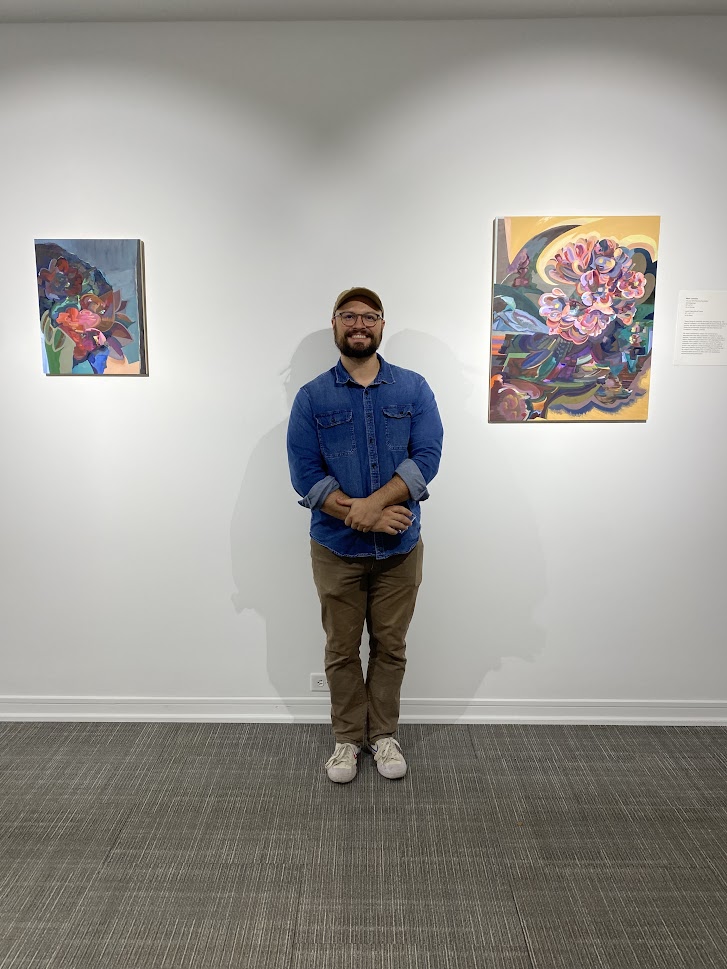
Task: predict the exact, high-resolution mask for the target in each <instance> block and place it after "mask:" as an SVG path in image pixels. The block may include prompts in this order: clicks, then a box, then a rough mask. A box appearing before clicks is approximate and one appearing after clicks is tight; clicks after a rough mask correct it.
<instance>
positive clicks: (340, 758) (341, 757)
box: [326, 744, 356, 770]
mask: <svg viewBox="0 0 727 969" xmlns="http://www.w3.org/2000/svg"><path fill="white" fill-rule="evenodd" d="M349 748H350V752H351V754H353V759H354V760H356V747H355V746H354V744H339V745H338V746H337V747H336V749H335V750H334V751H333V757H331V758H330V760H329V761H327V763H326V770H328V768H329V767H340V766H341V764H343V763H344V761H346V760H348V758H349V756H350V754H349Z"/></svg>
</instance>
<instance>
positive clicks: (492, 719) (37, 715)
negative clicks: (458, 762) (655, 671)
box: [0, 693, 727, 726]
mask: <svg viewBox="0 0 727 969" xmlns="http://www.w3.org/2000/svg"><path fill="white" fill-rule="evenodd" d="M0 720H5V721H11V720H39V721H40V720H51V721H63V720H68V721H84V720H89V721H107V720H110V721H120V722H131V721H137V720H138V721H148V722H153V721H163V720H170V721H185V720H189V721H196V722H201V723H206V722H210V723H214V722H218V721H230V722H248V723H328V722H330V706H329V699H328V694H327V693H324V694H320V695H318V696H314V697H172V696H168V697H141V696H139V697H133V696H0ZM401 722H402V723H563V724H565V723H584V724H617V723H631V724H658V725H663V726H667V725H680V724H684V725H700V726H710V725H711V726H727V700H693V701H683V700H537V699H535V700H488V699H475V700H467V699H460V698H453V699H438V698H435V699H428V698H427V699H408V698H403V697H402V700H401Z"/></svg>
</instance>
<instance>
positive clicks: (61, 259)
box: [35, 239, 148, 377]
mask: <svg viewBox="0 0 727 969" xmlns="http://www.w3.org/2000/svg"><path fill="white" fill-rule="evenodd" d="M143 260H144V251H143V244H142V242H141V241H140V240H139V239H36V240H35V264H36V273H37V282H38V306H39V310H40V329H41V346H42V352H43V370H44V372H45V373H46V374H66V375H73V376H75V375H83V374H86V375H93V376H97V377H98V376H104V377H107V376H126V375H144V376H146V375H147V373H148V371H147V359H146V332H145V309H144V261H143Z"/></svg>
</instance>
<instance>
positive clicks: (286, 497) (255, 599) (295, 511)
mask: <svg viewBox="0 0 727 969" xmlns="http://www.w3.org/2000/svg"><path fill="white" fill-rule="evenodd" d="M337 357H338V351H337V350H336V347H335V344H334V342H333V335H332V332H331V329H330V328H329V329H326V330H318V331H316V332H315V333H311V334H310V335H308V336H307V337H305V339H304V340H303V341H302V342H301V344H300V346H299V347H298V348H297V350H296V351H295V353H294V354H293V358H292V360H291V362H290V367H289V368H288V370H287V372H286V373H284V374H281V382H283V381H284V383H285V390H286V394H287V398H288V410H290V408H291V407H292V405H293V399H294V398H295V395H296V394H297V392H298V389H299V388H300V387H301V386H302V385H303V384H305V383H307V382H308V381H309V380H312V379H313V378H314V377H317V376H318V374H320V373H323V371H324V370H328V369H330V368H331V367H332V366H333V365H334V363H335V362H336V359H337ZM287 429H288V422H287V420H285V421H281V422H280V424H277V425H276V426H275V427H274V428H273V429H272V430H271V431H268V433H267V434H265V435H264V436H263V437H262V438H261V439H260V441H259V443H258V444H257V445H256V446H255V448H254V450H253V451H252V454H251V455H250V459H249V461H248V464H247V469H246V471H245V476H244V478H243V481H242V485H241V487H240V494H239V497H238V499H237V504H236V505H235V511H234V514H233V518H232V526H231V546H232V548H231V552H232V576H233V580H234V582H235V586H236V587H237V593H236V594H234V595H233V603H234V606H235V609H236V610H237V612H242V611H243V610H244V609H253V610H254V611H255V612H256V613H257V614H258V615H259V616H261V617H262V619H263V620H264V621H265V629H266V640H267V652H268V657H267V667H268V675H269V677H270V681H271V683H272V684H273V686H274V687H275V689H276V691H277V693H278V695H279V696H280V697H302V696H310V693H309V677H310V674H311V673H322V672H323V643H324V639H323V631H322V629H321V618H320V607H319V604H318V596H317V594H316V589H315V586H314V584H313V576H312V574H311V563H310V540H309V528H310V512H309V511H308V510H307V509H306V508H301V506H300V505H299V504H298V503H297V499H298V496H297V495H296V493H295V491H294V490H293V487H292V485H291V483H290V472H289V471H288V455H287V450H286V444H285V438H286V433H287ZM324 699H325V698H324Z"/></svg>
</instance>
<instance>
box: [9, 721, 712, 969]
mask: <svg viewBox="0 0 727 969" xmlns="http://www.w3.org/2000/svg"><path fill="white" fill-rule="evenodd" d="M399 738H400V740H401V742H402V745H403V747H404V751H405V753H406V755H407V759H408V760H409V764H410V770H409V773H408V774H407V776H406V777H405V778H403V779H402V780H399V781H387V780H385V779H384V778H383V777H381V776H379V774H378V773H377V771H376V765H375V764H374V762H373V759H372V758H371V756H370V755H364V754H362V755H361V757H360V767H359V775H358V777H357V778H356V780H355V781H354V782H353V783H351V784H348V785H334V784H331V783H330V781H328V779H327V778H326V775H325V772H324V770H323V763H324V762H325V760H326V759H327V757H328V756H329V755H330V753H331V750H332V741H331V733H330V727H328V726H323V725H302V726H293V725H283V724H273V725H270V724H266V725H262V724H234V723H224V724H209V723H207V724H198V723H0V969H41V967H42V969H107V967H108V969H112V967H113V969H117V967H129V969H147V967H148V969H152V967H153V969H186V967H190V969H192V967H193V969H213V967H214V969H218V967H230V969H232V967H235V969H487V967H493V969H494V967H497V969H571V967H572V969H725V967H726V966H727V728H721V727H630V726H580V725H579V726H542V725H527V726H525V725H506V724H497V725H477V726H465V725H447V726H440V725H427V726H422V725H408V724H407V725H403V726H401V727H400V730H399Z"/></svg>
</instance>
